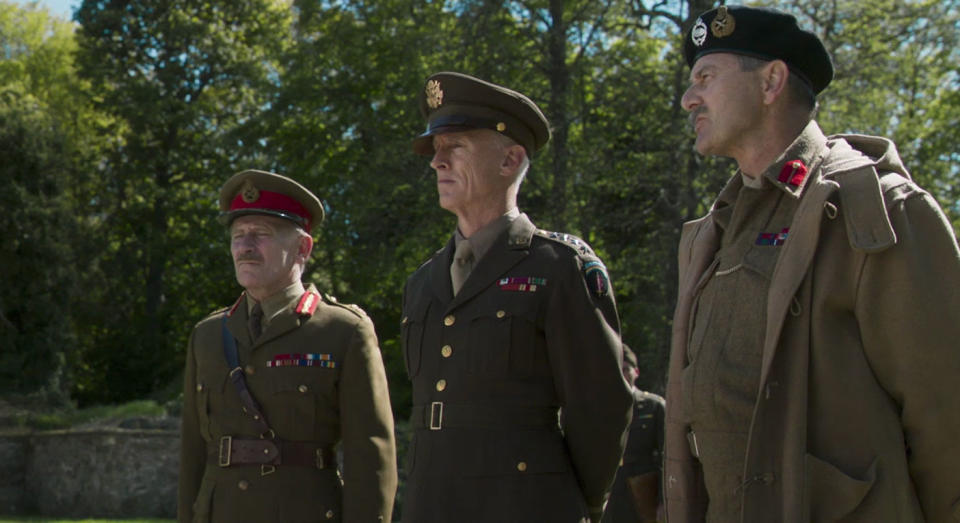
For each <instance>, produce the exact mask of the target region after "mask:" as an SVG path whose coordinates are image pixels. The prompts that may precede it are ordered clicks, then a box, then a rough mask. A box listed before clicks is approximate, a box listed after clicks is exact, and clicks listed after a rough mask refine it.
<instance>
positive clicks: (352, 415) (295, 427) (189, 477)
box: [178, 286, 397, 523]
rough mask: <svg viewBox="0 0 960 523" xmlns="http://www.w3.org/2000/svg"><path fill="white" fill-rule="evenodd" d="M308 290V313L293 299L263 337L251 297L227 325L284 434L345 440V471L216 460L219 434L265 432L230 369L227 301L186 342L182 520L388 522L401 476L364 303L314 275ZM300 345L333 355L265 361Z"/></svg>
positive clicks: (329, 442)
mask: <svg viewBox="0 0 960 523" xmlns="http://www.w3.org/2000/svg"><path fill="white" fill-rule="evenodd" d="M307 292H308V293H313V294H314V296H315V298H316V299H318V300H320V301H319V303H318V304H317V307H316V309H315V310H314V311H313V312H312V314H310V313H306V312H305V313H301V314H298V313H297V312H296V307H297V305H298V302H299V300H294V301H293V302H291V304H290V305H289V306H288V307H287V308H286V309H284V310H283V311H282V312H280V313H279V314H278V315H277V316H275V317H273V318H272V319H271V321H270V323H269V324H268V325H267V326H266V328H265V330H264V331H263V334H262V335H261V336H260V337H259V338H258V339H257V340H256V343H252V342H251V340H250V335H249V334H248V330H247V306H246V303H245V299H246V298H241V300H240V302H239V303H238V304H237V305H236V306H235V307H234V313H233V314H232V315H231V316H230V317H229V319H228V321H227V328H228V329H229V331H230V333H231V334H232V335H233V337H234V338H236V340H237V349H238V353H239V359H240V364H241V366H243V367H244V368H245V369H246V370H245V372H246V379H247V384H248V386H249V389H250V391H251V393H252V395H253V396H254V397H255V398H256V400H257V401H258V402H259V404H260V405H261V407H262V410H263V412H264V413H265V415H266V417H267V420H268V421H269V423H270V425H271V427H272V428H273V429H274V430H275V431H276V435H277V436H278V437H280V438H282V439H284V440H288V441H303V442H315V443H319V444H322V445H323V446H326V447H333V446H334V445H335V444H337V443H338V442H341V447H342V455H343V478H342V481H341V478H340V477H339V476H338V473H337V468H336V466H332V467H328V468H325V469H323V470H319V469H317V468H315V467H306V466H293V465H288V466H284V465H279V466H277V467H276V470H275V471H274V472H273V473H270V474H268V475H261V469H260V467H259V466H256V465H243V466H231V467H225V468H224V467H220V466H218V455H217V454H216V453H215V451H214V454H211V447H213V448H216V447H217V444H218V443H219V441H220V438H221V437H222V436H233V437H235V438H237V437H246V438H257V437H258V435H259V432H258V430H257V425H256V423H254V421H253V420H252V419H251V417H250V415H249V414H245V413H244V412H242V408H241V401H240V397H239V395H238V393H237V390H236V389H235V388H234V385H233V383H232V382H230V381H229V379H228V373H229V369H228V368H227V363H226V360H225V359H224V353H223V346H222V336H221V320H222V318H223V313H224V312H225V311H220V312H217V313H214V314H212V315H210V316H209V317H207V318H206V319H204V320H203V321H201V322H200V323H199V324H197V326H196V328H195V329H194V330H193V334H192V335H191V337H190V346H189V348H188V352H187V363H186V375H185V377H184V395H183V396H184V397H183V414H182V417H183V421H182V428H181V437H182V443H181V445H182V448H181V455H180V492H179V506H178V516H179V520H180V521H181V522H187V521H198V522H199V521H214V522H230V523H235V522H244V521H249V522H258V523H260V522H267V521H276V522H281V521H282V522H284V523H288V522H307V521H317V522H319V521H342V522H358V523H359V522H375V521H390V518H391V511H392V506H393V497H394V493H395V490H396V485H397V476H396V464H395V460H396V457H395V449H394V436H393V417H392V414H391V411H390V399H389V392H388V389H387V380H386V374H385V372H384V368H383V362H382V360H381V356H380V349H379V347H378V345H377V338H376V334H375V332H374V327H373V323H372V322H371V321H370V319H369V318H368V317H367V316H366V314H364V313H363V311H361V310H360V309H359V308H357V307H355V306H352V305H341V304H338V303H336V302H335V301H333V300H332V299H330V298H328V297H323V296H321V295H320V294H319V293H317V292H316V289H314V288H313V286H310V288H309V289H308V290H307ZM293 353H299V354H303V353H315V354H324V355H326V354H329V355H330V360H329V361H332V362H334V364H333V366H332V367H331V366H309V367H307V366H285V367H268V366H267V362H270V361H272V360H274V359H275V357H276V356H281V358H283V356H282V355H284V354H287V355H289V354H293ZM341 483H342V486H341ZM380 518H382V519H380Z"/></svg>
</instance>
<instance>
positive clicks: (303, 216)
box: [220, 170, 323, 233]
mask: <svg viewBox="0 0 960 523" xmlns="http://www.w3.org/2000/svg"><path fill="white" fill-rule="evenodd" d="M220 211H221V215H220V216H221V220H222V221H223V222H224V223H225V224H226V225H227V226H228V227H229V226H230V224H231V223H233V220H234V219H235V218H238V217H240V216H246V215H249V214H263V215H267V216H275V217H277V218H283V219H286V220H290V221H292V222H293V223H295V224H296V225H298V226H299V227H300V228H302V229H303V230H305V231H307V232H308V233H309V232H311V228H312V227H313V226H314V225H317V224H319V223H320V222H322V221H323V204H322V203H321V202H320V199H319V198H317V197H316V196H314V195H313V193H312V192H310V191H309V190H308V189H307V188H306V187H304V186H302V185H300V184H299V183H297V182H295V181H293V180H292V179H290V178H287V177H286V176H282V175H279V174H274V173H270V172H266V171H256V170H247V171H242V172H239V173H237V174H234V175H233V176H231V177H230V179H228V180H227V181H226V183H224V184H223V188H221V189H220Z"/></svg>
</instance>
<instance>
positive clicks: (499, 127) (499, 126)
mask: <svg viewBox="0 0 960 523" xmlns="http://www.w3.org/2000/svg"><path fill="white" fill-rule="evenodd" d="M497 130H498V131H500V132H501V133H502V132H503V131H506V130H507V124H505V123H503V122H497Z"/></svg>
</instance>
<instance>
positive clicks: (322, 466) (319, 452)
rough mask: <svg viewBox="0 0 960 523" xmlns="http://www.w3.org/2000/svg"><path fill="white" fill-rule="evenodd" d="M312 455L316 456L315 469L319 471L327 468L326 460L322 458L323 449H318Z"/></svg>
mask: <svg viewBox="0 0 960 523" xmlns="http://www.w3.org/2000/svg"><path fill="white" fill-rule="evenodd" d="M314 454H315V455H316V459H315V463H316V465H317V468H318V469H320V470H323V469H325V468H326V467H327V463H326V460H325V459H324V458H323V448H318V449H317V450H316V452H314Z"/></svg>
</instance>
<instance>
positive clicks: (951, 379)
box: [664, 6, 960, 523]
mask: <svg viewBox="0 0 960 523" xmlns="http://www.w3.org/2000/svg"><path fill="white" fill-rule="evenodd" d="M685 38H686V39H685V41H684V46H685V47H684V54H685V56H686V59H687V63H688V64H689V65H690V67H691V71H690V86H689V88H688V89H687V91H686V92H685V93H684V95H683V98H682V105H683V107H684V109H686V110H687V111H688V112H689V113H690V123H691V125H692V126H693V129H694V132H695V133H696V141H695V149H696V150H697V152H699V153H700V154H704V155H717V156H726V157H730V158H733V159H734V160H735V161H736V162H737V164H738V167H739V169H738V171H737V172H736V173H735V174H734V175H733V176H732V177H731V179H730V181H729V182H728V183H727V185H726V187H724V189H723V190H722V191H721V192H720V194H719V196H718V198H717V200H716V201H715V203H714V204H713V206H712V208H711V210H710V212H709V213H708V214H707V215H706V216H705V217H703V218H701V219H698V220H695V221H692V222H689V223H687V224H685V225H684V227H683V232H682V234H681V239H680V248H679V260H680V272H679V294H678V301H677V308H676V312H675V315H674V321H673V343H672V347H671V353H670V366H669V372H668V383H667V422H666V441H665V454H666V462H665V471H664V487H665V492H666V495H665V497H666V504H667V518H668V520H669V521H671V522H696V521H704V520H706V521H715V522H728V521H729V522H734V521H736V522H768V521H780V522H788V523H790V522H796V523H800V522H807V521H838V520H843V521H897V522H920V521H938V522H940V521H942V522H946V521H955V518H956V517H957V516H958V514H960V501H958V500H960V474H957V470H960V445H957V444H956V435H957V434H960V411H958V410H957V409H956V407H955V405H956V398H958V397H960V380H958V379H957V377H958V376H960V350H958V349H957V341H956V340H957V339H960V322H958V321H957V311H958V310H960V293H958V292H957V289H958V288H960V251H958V248H957V241H956V238H955V236H954V233H953V229H952V227H951V225H950V223H949V222H948V221H947V220H946V218H945V217H944V215H943V213H942V211H941V210H940V208H939V206H938V205H937V203H936V202H935V201H934V200H933V199H932V198H931V197H930V195H929V194H927V193H926V192H925V191H924V190H923V189H921V188H920V187H918V186H917V185H916V184H915V183H914V182H913V181H912V180H911V178H910V175H909V174H908V172H907V169H906V168H905V167H904V165H903V163H902V162H901V161H900V158H899V155H898V153H897V150H896V147H895V146H894V144H893V143H892V142H890V141H889V140H887V139H884V138H879V137H872V136H863V135H834V136H826V135H824V133H823V132H822V131H821V130H820V127H819V126H818V125H817V123H816V121H815V120H814V119H813V115H814V113H815V110H816V98H815V97H816V95H817V94H818V93H820V92H821V91H822V90H823V89H824V88H826V87H827V85H828V84H829V83H830V80H831V79H832V77H833V66H832V64H831V61H830V56H829V54H828V53H827V52H826V50H825V49H824V46H823V44H822V43H821V41H820V39H819V38H818V37H817V36H816V35H815V34H813V33H811V32H809V31H806V30H804V29H801V28H800V27H799V25H798V23H797V20H796V19H795V18H794V17H793V16H791V15H789V14H786V13H783V12H780V11H775V10H772V9H762V8H752V7H739V6H721V7H718V8H716V9H712V10H710V11H707V12H705V13H703V14H702V15H701V16H700V17H699V18H697V20H696V22H695V23H694V25H693V27H691V28H690V30H689V32H688V33H687V34H686V37H685Z"/></svg>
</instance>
